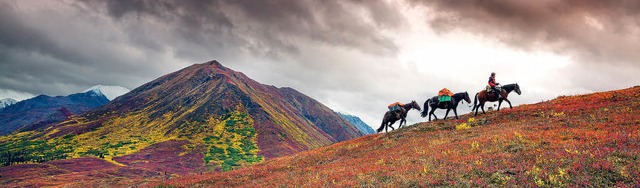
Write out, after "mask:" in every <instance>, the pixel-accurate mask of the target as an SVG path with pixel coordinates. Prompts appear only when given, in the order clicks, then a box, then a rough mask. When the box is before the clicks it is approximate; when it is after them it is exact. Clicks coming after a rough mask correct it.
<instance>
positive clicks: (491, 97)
mask: <svg viewBox="0 0 640 188" xmlns="http://www.w3.org/2000/svg"><path fill="white" fill-rule="evenodd" d="M511 91H516V93H518V95H520V94H522V92H521V91H520V86H518V84H517V83H515V84H507V85H504V86H502V90H500V96H502V97H501V98H500V99H499V100H498V95H496V94H495V93H492V94H489V93H487V90H482V91H480V92H478V93H476V96H475V98H474V99H473V109H471V112H473V110H475V111H476V113H475V115H478V108H480V109H482V113H483V114H484V113H485V112H484V103H485V102H487V101H489V102H496V101H498V111H500V105H501V104H502V101H503V100H504V101H507V103H509V108H513V106H511V101H509V99H507V96H509V93H511ZM478 101H480V102H479V103H477V102H478Z"/></svg>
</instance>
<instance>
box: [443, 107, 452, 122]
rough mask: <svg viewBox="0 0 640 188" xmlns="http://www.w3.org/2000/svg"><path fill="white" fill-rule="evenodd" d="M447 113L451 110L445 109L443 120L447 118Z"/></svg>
mask: <svg viewBox="0 0 640 188" xmlns="http://www.w3.org/2000/svg"><path fill="white" fill-rule="evenodd" d="M449 111H451V108H447V112H446V113H444V118H443V120H446V119H447V116H449Z"/></svg>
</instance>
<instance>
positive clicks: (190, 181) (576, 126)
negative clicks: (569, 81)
mask: <svg viewBox="0 0 640 188" xmlns="http://www.w3.org/2000/svg"><path fill="white" fill-rule="evenodd" d="M639 110H640V86H636V87H633V88H629V89H623V90H616V91H609V92H600V93H593V94H587V95H579V96H561V97H558V98H556V99H554V100H550V101H546V102H540V103H537V104H528V105H520V106H517V107H514V108H513V109H502V110H500V111H492V112H488V113H487V114H484V115H480V114H479V115H478V116H472V115H469V114H466V115H462V116H460V119H459V120H439V121H431V122H423V123H418V124H415V125H412V126H407V127H405V128H402V129H397V130H395V131H391V132H389V133H382V134H372V135H367V136H364V137H361V138H358V139H354V140H349V141H345V142H341V143H337V144H333V145H330V146H327V147H322V148H318V149H314V150H311V151H308V152H304V153H299V154H295V155H292V156H288V157H285V158H278V159H274V160H269V161H266V162H264V163H262V164H260V165H255V166H251V167H247V168H242V169H239V170H234V171H229V172H216V173H205V174H202V175H188V176H184V177H179V178H175V179H170V180H164V179H155V180H148V181H146V182H151V183H147V184H146V185H145V186H149V187H158V186H160V187H177V186H180V187H271V186H279V185H285V186H287V185H296V186H300V187H324V186H328V187H512V186H515V187H637V186H638V182H640V168H638V166H640V155H639V153H640V134H638V133H639V132H638V130H640V113H638V111H639ZM130 186H131V185H130Z"/></svg>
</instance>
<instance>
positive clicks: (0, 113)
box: [0, 91, 109, 135]
mask: <svg viewBox="0 0 640 188" xmlns="http://www.w3.org/2000/svg"><path fill="white" fill-rule="evenodd" d="M107 102H109V99H107V98H106V97H105V96H104V95H102V93H100V92H99V91H87V92H85V93H77V94H72V95H68V96H57V97H50V96H46V95H40V96H37V97H34V98H31V99H27V100H24V101H20V102H18V103H15V104H13V105H10V106H8V107H6V108H3V109H0V135H6V134H9V133H11V132H13V131H15V130H18V129H20V130H21V131H28V130H35V129H37V128H44V127H46V126H48V125H52V124H56V123H59V122H62V121H63V120H65V119H66V118H67V117H69V116H71V115H73V114H82V113H84V112H87V111H89V110H91V109H95V108H98V107H100V106H102V105H104V104H106V103H107Z"/></svg>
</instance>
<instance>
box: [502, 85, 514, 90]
mask: <svg viewBox="0 0 640 188" xmlns="http://www.w3.org/2000/svg"><path fill="white" fill-rule="evenodd" d="M515 87H516V84H507V85H503V86H502V89H505V90H507V91H513V90H514V89H515Z"/></svg>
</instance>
